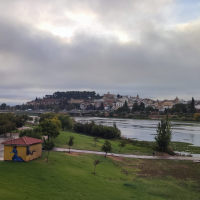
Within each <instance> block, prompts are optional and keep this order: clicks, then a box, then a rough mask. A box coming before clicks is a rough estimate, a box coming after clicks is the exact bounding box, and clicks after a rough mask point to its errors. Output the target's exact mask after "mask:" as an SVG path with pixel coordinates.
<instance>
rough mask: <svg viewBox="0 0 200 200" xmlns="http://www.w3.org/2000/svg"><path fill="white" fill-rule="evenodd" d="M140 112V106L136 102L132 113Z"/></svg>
mask: <svg viewBox="0 0 200 200" xmlns="http://www.w3.org/2000/svg"><path fill="white" fill-rule="evenodd" d="M139 110H140V106H139V105H138V103H137V101H135V103H134V105H133V108H132V111H133V112H135V111H139Z"/></svg>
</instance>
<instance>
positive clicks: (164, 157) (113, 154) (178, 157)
mask: <svg viewBox="0 0 200 200" xmlns="http://www.w3.org/2000/svg"><path fill="white" fill-rule="evenodd" d="M53 151H61V152H62V151H63V152H68V151H69V150H68V149H65V148H54V149H53ZM70 151H71V152H77V153H90V154H98V155H105V153H104V152H100V151H86V150H78V149H70ZM107 155H108V156H116V157H124V158H138V159H155V160H192V161H200V159H199V158H195V157H184V156H141V155H128V154H115V153H108V154H107Z"/></svg>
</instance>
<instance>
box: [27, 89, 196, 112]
mask: <svg viewBox="0 0 200 200" xmlns="http://www.w3.org/2000/svg"><path fill="white" fill-rule="evenodd" d="M69 93H70V94H71V95H69ZM66 94H68V95H66ZM75 94H76V95H75ZM72 97H73V98H72ZM78 97H82V98H78ZM125 102H126V105H127V107H128V108H129V109H130V110H133V108H134V105H136V104H137V105H138V106H141V109H138V110H137V109H136V110H135V111H136V112H137V111H143V110H144V109H145V108H146V109H149V110H150V111H157V112H164V111H165V110H166V109H172V108H173V107H174V106H175V105H176V104H182V105H185V106H186V105H187V104H188V103H190V102H191V101H185V100H183V99H179V98H178V97H176V98H174V99H172V100H169V99H165V100H158V99H157V100H153V99H150V98H140V97H139V95H137V96H130V95H119V94H117V95H116V94H110V93H109V92H108V93H107V94H103V96H100V95H99V94H97V95H96V93H95V92H74V93H73V92H66V93H65V92H56V93H54V94H53V95H45V97H43V98H37V97H36V99H35V100H32V101H30V102H27V103H26V106H27V108H29V109H53V107H54V106H55V105H57V106H58V107H59V108H60V109H61V110H65V109H66V110H105V111H106V110H107V111H115V110H118V109H119V108H121V107H123V106H124V104H125ZM195 108H196V109H199V108H200V104H199V101H195ZM133 111H134V110H133Z"/></svg>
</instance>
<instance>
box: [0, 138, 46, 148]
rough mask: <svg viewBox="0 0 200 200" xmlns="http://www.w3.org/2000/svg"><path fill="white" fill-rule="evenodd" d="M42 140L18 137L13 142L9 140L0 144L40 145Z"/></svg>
mask: <svg viewBox="0 0 200 200" xmlns="http://www.w3.org/2000/svg"><path fill="white" fill-rule="evenodd" d="M42 142H43V140H41V139H36V138H32V137H20V138H18V139H14V140H9V141H6V142H2V143H1V144H5V145H6V144H15V145H24V146H27V145H31V144H37V143H42Z"/></svg>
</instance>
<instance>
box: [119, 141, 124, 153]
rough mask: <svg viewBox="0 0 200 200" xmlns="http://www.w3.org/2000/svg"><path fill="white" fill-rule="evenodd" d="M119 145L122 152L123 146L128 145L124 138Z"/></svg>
mask: <svg viewBox="0 0 200 200" xmlns="http://www.w3.org/2000/svg"><path fill="white" fill-rule="evenodd" d="M118 146H119V147H120V149H119V152H121V148H123V147H125V146H126V142H125V141H123V140H122V141H120V143H119V145H118Z"/></svg>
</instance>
